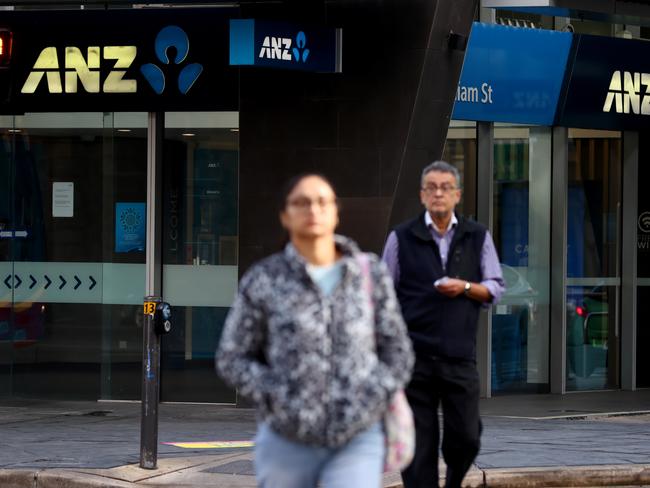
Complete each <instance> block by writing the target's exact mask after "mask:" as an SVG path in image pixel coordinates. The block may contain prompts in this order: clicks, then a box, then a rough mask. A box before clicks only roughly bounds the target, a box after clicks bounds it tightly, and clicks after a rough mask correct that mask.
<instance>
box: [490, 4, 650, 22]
mask: <svg viewBox="0 0 650 488" xmlns="http://www.w3.org/2000/svg"><path fill="white" fill-rule="evenodd" d="M483 6H484V7H489V8H503V9H508V10H513V11H519V12H529V13H534V14H538V15H549V16H554V17H571V18H578V19H588V20H597V21H602V22H611V23H616V24H631V25H650V0H484V2H483Z"/></svg>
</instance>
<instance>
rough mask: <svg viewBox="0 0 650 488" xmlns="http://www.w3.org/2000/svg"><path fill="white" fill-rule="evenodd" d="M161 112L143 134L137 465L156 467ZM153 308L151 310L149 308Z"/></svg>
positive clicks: (160, 231) (158, 391)
mask: <svg viewBox="0 0 650 488" xmlns="http://www.w3.org/2000/svg"><path fill="white" fill-rule="evenodd" d="M163 131H164V114H163V113H154V112H152V113H149V130H148V135H147V145H148V147H147V258H146V279H145V288H146V289H145V295H146V296H145V301H144V322H143V347H142V417H141V423H140V467H141V468H144V469H156V464H157V461H158V401H159V398H160V336H159V335H158V334H156V332H155V331H154V315H155V304H156V303H158V302H160V301H161V298H160V297H161V295H162V276H161V274H162V266H161V259H162V249H161V242H162V239H161V235H162V230H161V228H162V208H161V205H159V204H158V202H159V200H160V195H161V191H162V157H161V153H162V141H163ZM152 308H153V309H152Z"/></svg>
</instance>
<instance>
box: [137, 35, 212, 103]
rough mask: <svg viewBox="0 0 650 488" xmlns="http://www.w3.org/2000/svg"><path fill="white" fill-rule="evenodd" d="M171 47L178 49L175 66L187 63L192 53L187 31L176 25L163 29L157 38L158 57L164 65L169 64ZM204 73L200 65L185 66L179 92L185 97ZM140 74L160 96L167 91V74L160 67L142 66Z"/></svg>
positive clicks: (179, 81)
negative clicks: (189, 54) (186, 59)
mask: <svg viewBox="0 0 650 488" xmlns="http://www.w3.org/2000/svg"><path fill="white" fill-rule="evenodd" d="M170 47H174V48H176V56H175V57H174V64H181V63H182V62H183V61H185V58H187V54H188V52H189V51H190V41H189V39H188V38H187V34H186V33H185V31H184V30H183V29H181V28H180V27H177V26H175V25H170V26H167V27H165V28H163V29H162V30H161V31H160V32H159V33H158V35H157V36H156V42H155V50H156V57H157V58H158V60H159V61H160V62H161V63H163V64H169V57H168V56H167V50H168V49H169V48H170ZM202 71H203V65H201V64H199V63H191V64H188V65H187V66H185V67H184V68H183V69H182V70H181V72H180V74H179V75H178V90H179V91H180V92H181V93H182V94H183V95H185V94H186V93H187V92H188V91H189V90H190V88H192V85H194V82H195V81H196V80H197V79H198V77H199V75H200V74H201V72H202ZM140 72H141V73H142V75H143V76H144V77H145V79H146V80H147V81H148V82H149V84H150V85H151V88H153V90H154V91H155V92H156V93H157V94H158V95H160V94H161V93H162V92H163V91H164V90H165V74H164V73H163V71H162V70H161V69H160V68H159V67H158V66H156V65H155V64H152V63H147V64H144V65H142V67H141V68H140Z"/></svg>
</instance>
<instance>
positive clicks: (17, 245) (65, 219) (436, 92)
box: [0, 0, 650, 403]
mask: <svg viewBox="0 0 650 488" xmlns="http://www.w3.org/2000/svg"><path fill="white" fill-rule="evenodd" d="M109 3H110V5H106V4H101V3H98V4H94V3H92V2H88V3H86V4H85V5H84V6H83V7H84V8H83V9H80V8H79V5H76V6H75V7H74V8H72V9H67V10H63V9H61V8H54V6H49V5H43V4H41V5H38V6H37V7H38V8H30V9H27V8H24V7H23V6H20V5H16V6H14V7H15V8H14V7H12V8H9V10H6V11H0V39H1V40H2V45H1V46H0V48H1V49H2V53H4V54H1V55H0V113H1V114H2V115H0V132H1V133H2V140H3V150H2V151H0V397H15V398H43V399H90V400H95V399H99V400H138V399H139V398H140V388H141V378H142V355H143V353H142V350H143V347H142V343H143V339H142V337H143V315H142V301H143V296H144V295H145V287H146V284H145V282H146V280H147V276H148V275H147V273H150V272H153V273H155V274H156V275H157V276H159V277H160V279H161V287H162V296H163V297H164V299H165V300H166V301H168V302H170V303H171V304H172V306H173V308H174V326H173V329H172V332H171V333H170V334H168V335H166V336H164V337H163V339H162V354H161V366H162V372H161V400H162V401H182V402H209V403H237V402H238V398H237V394H236V392H235V391H233V390H231V389H230V388H228V387H226V386H225V385H223V384H222V383H221V382H220V380H219V379H218V378H217V377H216V375H215V373H214V369H213V355H214V350H215V348H216V345H217V342H218V340H219V335H220V330H221V327H222V325H223V322H224V319H225V316H226V314H227V312H228V307H229V305H230V303H231V300H232V298H233V296H234V293H235V290H236V287H237V282H238V279H239V277H240V276H241V275H242V273H243V272H245V270H246V269H247V268H248V267H249V266H250V265H251V264H252V263H253V262H255V261H256V260H257V259H260V258H262V257H263V256H266V255H268V254H269V253H272V252H275V251H277V250H278V249H279V248H280V246H281V243H282V240H283V235H282V232H281V229H280V226H279V224H278V219H277V213H278V202H277V201H276V198H277V194H278V191H279V188H280V186H281V185H282V183H283V182H284V181H285V180H287V179H288V178H289V177H290V176H292V175H295V174H297V173H301V172H305V171H316V172H320V173H324V174H325V175H327V176H328V177H329V178H330V179H331V180H332V181H333V182H334V184H335V186H336V188H337V193H338V195H339V196H340V200H341V205H342V218H341V227H340V231H341V232H342V233H344V234H347V235H350V236H352V237H353V238H354V239H356V240H357V241H358V242H359V244H360V245H361V247H362V248H363V249H366V250H370V251H374V252H380V251H381V248H382V246H383V243H384V240H385V237H386V235H387V233H388V232H389V230H390V229H391V228H392V226H393V225H394V224H395V223H397V222H399V221H401V220H402V219H405V218H407V217H409V216H411V215H413V214H414V213H415V212H417V211H419V208H420V207H419V203H418V198H417V195H418V186H419V174H420V171H421V168H422V167H423V166H424V165H425V164H426V163H428V162H430V161H431V160H433V159H438V158H439V157H441V155H442V157H443V158H444V159H446V160H448V161H450V162H451V163H452V164H454V165H456V166H457V167H458V168H459V170H460V172H461V175H462V187H463V199H462V202H461V205H460V207H459V212H461V213H462V214H463V215H465V216H470V217H473V218H476V219H477V220H479V221H482V222H484V223H485V224H487V225H488V226H489V227H490V229H491V232H492V234H493V236H494V238H495V242H496V244H497V248H498V251H499V255H500V258H501V261H502V268H503V271H504V276H505V279H506V282H507V291H506V294H505V296H504V298H503V300H502V301H501V303H500V304H499V305H497V306H496V307H493V309H491V310H490V311H489V312H485V313H484V314H483V315H482V317H481V322H482V323H481V328H480V331H481V332H480V336H479V342H478V346H479V347H478V351H479V358H478V366H479V370H480V372H481V375H482V388H483V395H484V396H490V395H498V394H517V393H549V392H554V393H567V392H571V391H585V390H602V389H637V388H646V387H648V386H650V365H649V364H648V359H647V357H646V356H645V355H644V354H643V351H642V345H643V344H644V343H646V342H647V341H648V339H650V338H649V337H648V336H649V335H650V332H649V330H650V329H649V328H648V326H647V325H646V323H647V321H645V320H644V317H643V306H642V304H643V303H644V300H645V298H646V295H647V294H648V291H647V289H648V285H649V284H650V281H648V279H650V274H649V273H650V254H649V253H650V244H649V243H650V237H649V236H650V216H649V215H650V214H649V213H648V212H649V211H650V199H648V198H650V197H646V196H645V195H646V192H645V191H644V187H643V182H644V181H645V178H644V176H645V172H646V171H647V170H645V169H644V165H643V161H644V157H645V155H646V153H647V152H648V151H649V148H648V147H646V146H647V144H648V143H647V141H646V140H647V138H646V137H644V134H645V131H646V129H647V122H645V117H644V115H645V112H644V110H645V108H644V107H645V104H646V103H650V102H646V101H644V100H645V96H646V95H645V93H646V92H645V90H646V89H648V86H647V85H645V84H644V83H645V81H647V80H645V78H646V76H645V74H644V73H650V66H648V67H647V68H646V67H645V64H647V63H646V62H645V61H644V59H650V57H648V56H647V55H646V51H647V49H649V48H647V47H645V43H643V42H642V41H638V40H634V39H623V38H615V37H614V36H613V34H615V33H616V32H619V31H621V32H623V31H624V33H625V36H626V37H630V36H632V37H634V36H636V37H639V36H640V35H641V33H642V28H641V27H639V26H640V25H642V23H643V22H642V19H641V20H639V21H638V23H637V24H636V25H635V26H629V25H626V26H622V25H619V24H618V23H617V22H618V19H615V18H613V17H612V18H610V19H605V21H601V22H587V21H585V22H584V25H583V22H582V21H580V22H577V21H574V20H572V19H571V18H570V15H571V14H572V12H566V11H562V12H557V11H542V12H539V11H537V10H535V11H534V12H533V11H528V10H526V9H523V10H522V9H517V8H516V7H517V6H516V5H512V3H513V2H510V5H508V6H507V7H508V8H509V9H511V10H507V11H506V10H503V9H502V8H499V7H500V5H494V7H495V8H493V9H487V8H485V9H481V10H480V19H475V16H474V14H473V12H474V11H475V10H476V2H473V1H469V2H464V1H457V2H419V1H415V0H414V1H404V0H401V1H397V0H396V1H394V2H385V1H368V2H346V1H319V2H301V1H283V2H271V1H269V2H263V1H261V2H260V1H258V2H247V1H241V2H234V3H226V2H220V3H217V4H215V5H213V6H212V7H210V8H205V7H198V6H194V5H191V4H187V3H185V4H182V5H180V6H179V5H176V6H174V7H169V6H167V7H163V6H157V7H155V8H144V7H143V6H139V5H131V4H128V3H122V4H119V3H113V2H109ZM484 3H486V4H488V3H489V2H484ZM492 3H495V2H492ZM497 3H498V2H497ZM514 3H516V2H514ZM501 7H502V6H501ZM473 20H481V21H482V22H477V23H475V24H474V26H473V27H472V25H471V22H472V21H473ZM601 20H602V18H601ZM233 21H235V23H237V22H240V24H239V28H238V29H239V30H237V32H238V33H239V34H237V35H235V34H233V32H234V31H233V27H232V26H233ZM251 21H252V22H253V23H251ZM241 22H244V24H241ZM246 22H248V23H246ZM242 26H243V27H242ZM567 26H571V27H570V28H569V27H567ZM470 29H471V32H472V34H471V36H470V35H469V33H470ZM247 33H248V34H251V33H253V36H252V37H250V38H248V37H246V35H247ZM594 33H595V34H598V36H594V35H591V34H594ZM300 34H302V36H301V35H300ZM238 36H239V37H238ZM242 39H243V40H244V41H245V42H243V44H241V42H242ZM256 43H257V44H256ZM251 46H253V47H254V48H255V49H254V50H253V52H254V56H253V58H254V59H253V60H251V58H250V57H247V55H246V52H247V51H246V49H247V48H250V47H251ZM466 46H467V47H466ZM7 48H10V51H9V50H8V49H7ZM294 50H295V52H294ZM7 52H10V53H11V56H10V57H7V54H6V53H7ZM621 53H628V54H627V55H625V56H623V55H621ZM325 54H326V55H325ZM323 56H324V57H323ZM332 59H333V60H334V61H332ZM463 59H465V63H464V66H463ZM283 63H284V65H283ZM313 63H320V64H313ZM461 67H462V74H461ZM648 76H649V77H650V75H648ZM648 100H650V98H649V99H648ZM605 108H608V110H604V109H605ZM646 117H647V116H646ZM152 153H156V154H157V155H158V156H157V159H156V158H152ZM152 168H153V169H155V170H158V173H160V174H161V180H160V181H159V183H158V185H157V186H155V185H154V191H153V192H152V191H151V181H150V180H149V178H150V176H151V171H152ZM148 185H149V187H148ZM646 200H648V201H646ZM153 208H155V209H156V210H155V215H156V216H158V217H159V218H160V222H161V228H160V230H158V231H157V233H152V232H151V231H150V230H149V229H148V227H147V215H148V212H152V211H153V210H152V209H153ZM151 243H155V244H157V245H158V246H159V259H150V260H147V245H148V244H151ZM646 281H648V282H647V283H646Z"/></svg>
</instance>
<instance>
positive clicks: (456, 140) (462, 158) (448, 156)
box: [442, 120, 477, 218]
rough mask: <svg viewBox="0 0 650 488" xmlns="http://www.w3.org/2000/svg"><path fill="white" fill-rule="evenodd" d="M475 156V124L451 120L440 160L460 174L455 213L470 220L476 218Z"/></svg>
mask: <svg viewBox="0 0 650 488" xmlns="http://www.w3.org/2000/svg"><path fill="white" fill-rule="evenodd" d="M476 155H477V147H476V122H467V121H462V120H452V121H451V122H450V124H449V129H448V131H447V140H446V141H445V147H444V150H443V153H442V159H443V161H447V162H448V163H449V164H452V165H454V166H455V167H456V169H458V172H459V173H460V182H458V183H459V185H460V187H461V189H462V193H461V199H460V202H459V203H458V205H457V206H456V211H457V212H458V214H460V215H464V216H466V217H470V218H474V217H475V216H476Z"/></svg>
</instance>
